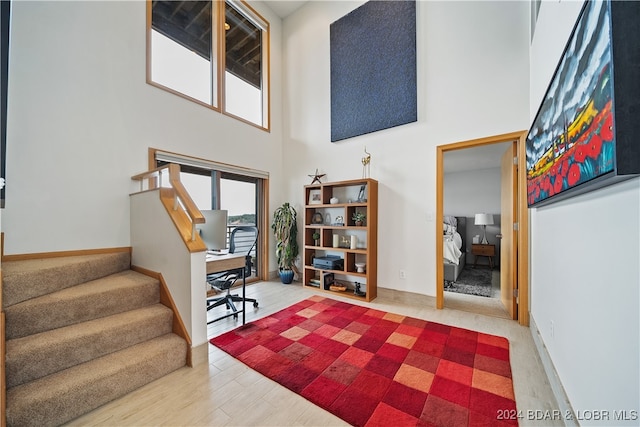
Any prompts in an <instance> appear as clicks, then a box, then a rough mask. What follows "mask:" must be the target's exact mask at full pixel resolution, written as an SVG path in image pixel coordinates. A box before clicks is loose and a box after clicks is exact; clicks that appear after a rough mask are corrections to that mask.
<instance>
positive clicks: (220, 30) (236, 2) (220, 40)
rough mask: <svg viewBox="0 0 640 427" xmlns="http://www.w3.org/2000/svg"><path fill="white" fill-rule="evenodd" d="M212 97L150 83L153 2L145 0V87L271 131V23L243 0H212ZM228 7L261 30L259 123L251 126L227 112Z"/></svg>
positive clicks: (151, 80) (151, 81) (241, 118)
mask: <svg viewBox="0 0 640 427" xmlns="http://www.w3.org/2000/svg"><path fill="white" fill-rule="evenodd" d="M211 3H212V5H211V7H212V9H211V28H212V31H211V35H212V38H213V39H212V40H211V46H212V53H211V74H210V78H211V85H212V87H211V92H212V94H211V98H212V102H211V103H207V102H204V101H201V100H199V99H197V98H194V97H192V96H189V95H186V94H184V93H182V92H180V91H178V90H176V89H173V88H171V87H168V86H165V85H163V84H161V83H157V82H155V81H153V79H152V77H151V72H152V69H151V63H152V57H151V50H152V40H151V39H152V28H151V25H152V16H153V9H152V8H153V1H152V0H146V9H147V17H146V37H147V40H146V50H147V52H146V82H147V84H149V85H151V86H154V87H157V88H159V89H162V90H165V91H167V92H169V93H172V94H174V95H177V96H179V97H181V98H184V99H187V100H189V101H192V102H195V103H196V104H199V105H202V106H203V107H207V108H209V109H211V110H214V111H217V112H219V113H221V114H224V115H225V116H228V117H232V118H234V119H236V120H239V121H241V122H243V123H246V124H248V125H251V126H253V127H256V128H258V129H262V130H264V131H267V132H271V31H270V24H269V21H267V20H266V19H265V18H264V17H263V16H262V15H260V14H259V13H258V12H257V11H256V10H255V9H253V8H252V7H251V6H250V5H249V4H248V3H247V2H246V1H244V0H224V1H220V0H211ZM226 4H229V5H230V6H231V7H233V8H234V9H236V10H237V11H238V12H239V13H241V14H242V15H244V16H245V17H246V18H247V19H249V20H250V21H252V24H253V25H255V26H256V27H257V28H259V29H260V30H261V31H262V41H261V51H262V53H261V75H260V77H261V88H260V94H261V103H262V105H261V111H262V124H258V123H254V122H252V121H250V120H248V119H245V118H243V117H241V116H238V115H236V114H233V113H230V112H228V111H226V97H227V94H226V90H225V87H226V75H225V74H226V47H225V40H226V39H225V35H226V33H225V25H224V24H225V5H226Z"/></svg>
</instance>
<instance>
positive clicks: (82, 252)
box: [2, 246, 131, 262]
mask: <svg viewBox="0 0 640 427" xmlns="http://www.w3.org/2000/svg"><path fill="white" fill-rule="evenodd" d="M117 252H129V253H131V246H123V247H118V248H99V249H81V250H75V251H60V252H36V253H30V254H13V255H4V253H3V254H2V262H5V261H7V262H8V261H24V260H27V259H42V258H58V257H65V256H80V255H96V254H110V253H117Z"/></svg>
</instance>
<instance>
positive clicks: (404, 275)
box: [400, 270, 407, 279]
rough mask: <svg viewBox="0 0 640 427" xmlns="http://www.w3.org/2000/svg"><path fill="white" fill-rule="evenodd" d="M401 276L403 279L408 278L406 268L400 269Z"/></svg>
mask: <svg viewBox="0 0 640 427" xmlns="http://www.w3.org/2000/svg"><path fill="white" fill-rule="evenodd" d="M400 278H401V279H406V278H407V272H406V271H404V270H400Z"/></svg>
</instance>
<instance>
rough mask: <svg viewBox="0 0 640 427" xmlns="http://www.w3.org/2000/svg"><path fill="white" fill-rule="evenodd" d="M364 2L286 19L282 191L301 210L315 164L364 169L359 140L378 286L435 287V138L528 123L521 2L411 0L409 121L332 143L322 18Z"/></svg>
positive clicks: (307, 9)
mask: <svg viewBox="0 0 640 427" xmlns="http://www.w3.org/2000/svg"><path fill="white" fill-rule="evenodd" d="M362 3H363V2H362V1H358V2H349V1H322V2H320V1H311V2H309V3H308V4H307V5H305V6H303V7H302V8H301V9H299V10H297V11H296V12H295V13H294V14H293V15H291V16H290V17H288V18H287V19H286V20H285V21H284V29H283V55H284V73H285V75H284V78H285V87H284V108H285V125H284V146H285V153H284V167H285V168H286V177H287V180H286V182H287V184H286V187H285V188H284V191H285V194H286V195H287V196H288V198H289V199H290V200H291V201H292V203H293V204H294V205H295V206H296V207H297V208H301V207H302V204H303V203H304V201H303V189H302V186H303V185H305V184H309V183H310V182H311V180H310V179H309V178H308V177H307V175H308V174H310V173H313V172H314V171H315V168H318V169H319V170H320V171H321V172H323V173H326V174H327V176H326V179H327V180H328V181H338V180H344V179H353V178H359V177H361V176H362V165H361V163H360V159H361V158H362V157H363V155H364V152H363V149H364V147H365V146H366V147H367V151H369V152H370V153H371V154H372V161H371V177H372V178H374V179H377V180H378V181H379V182H380V188H379V200H380V203H379V205H380V210H379V223H378V230H379V240H378V254H379V256H378V286H380V287H385V288H391V289H398V290H406V291H411V292H416V293H421V294H426V295H435V288H436V286H435V223H434V222H433V221H428V220H427V218H428V217H429V215H431V216H434V215H435V211H436V200H435V193H436V192H435V170H436V158H435V153H436V146H438V145H441V144H449V143H453V142H457V141H461V140H467V139H473V138H479V137H484V136H490V135H496V134H501V133H506V132H512V131H517V130H521V129H526V128H527V127H528V123H529V117H528V111H529V102H528V85H529V78H528V61H529V59H528V45H529V42H528V34H527V32H528V30H527V29H528V25H529V24H528V17H529V15H528V7H529V5H528V3H526V2H500V1H498V2H485V1H482V2H424V1H419V2H417V49H418V52H417V71H418V121H417V122H416V123H411V124H407V125H404V126H399V127H396V128H392V129H387V130H383V131H379V132H375V133H372V134H368V135H363V136H359V137H355V138H350V139H347V140H345V141H341V142H339V143H331V142H330V129H331V127H330V126H331V124H330V80H329V64H330V55H329V53H330V50H329V25H330V24H331V23H332V22H334V21H335V20H337V19H339V18H341V17H342V16H344V15H346V14H347V13H349V12H350V11H352V10H353V9H355V8H356V7H358V6H359V5H361V4H362ZM400 269H403V270H405V271H406V274H407V279H405V280H400V279H399V278H398V277H399V274H398V272H399V270H400Z"/></svg>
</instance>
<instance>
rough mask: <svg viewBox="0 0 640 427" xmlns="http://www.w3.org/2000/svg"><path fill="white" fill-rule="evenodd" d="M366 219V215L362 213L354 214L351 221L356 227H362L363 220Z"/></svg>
mask: <svg viewBox="0 0 640 427" xmlns="http://www.w3.org/2000/svg"><path fill="white" fill-rule="evenodd" d="M366 218H367V214H365V213H364V212H354V213H353V215H352V216H351V219H352V220H353V221H354V222H355V223H356V226H358V227H359V226H361V225H364V220H365V219H366Z"/></svg>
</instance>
